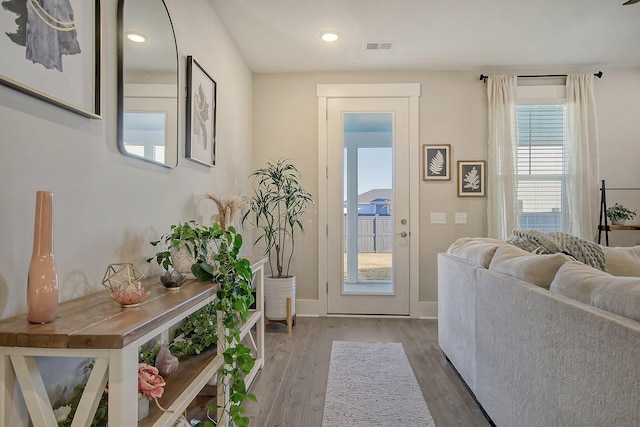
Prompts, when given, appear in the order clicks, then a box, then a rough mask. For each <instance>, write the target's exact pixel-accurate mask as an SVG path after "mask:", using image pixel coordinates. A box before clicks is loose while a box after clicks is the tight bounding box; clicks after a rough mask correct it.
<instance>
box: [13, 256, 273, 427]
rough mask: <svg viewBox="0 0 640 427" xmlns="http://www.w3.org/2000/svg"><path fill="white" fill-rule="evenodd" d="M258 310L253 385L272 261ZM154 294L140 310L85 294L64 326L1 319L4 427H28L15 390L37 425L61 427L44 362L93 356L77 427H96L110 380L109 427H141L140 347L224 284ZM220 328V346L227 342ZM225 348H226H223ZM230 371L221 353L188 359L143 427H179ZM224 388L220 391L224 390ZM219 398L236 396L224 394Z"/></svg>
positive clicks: (259, 290)
mask: <svg viewBox="0 0 640 427" xmlns="http://www.w3.org/2000/svg"><path fill="white" fill-rule="evenodd" d="M250 261H251V263H252V264H251V268H252V270H253V272H254V287H255V290H256V307H258V309H257V310H253V311H252V313H251V315H250V316H249V319H248V320H247V322H246V323H245V324H244V325H243V326H242V329H241V333H242V336H245V335H246V334H247V333H248V332H249V331H250V330H251V329H252V328H254V327H255V329H256V340H255V342H256V349H255V356H256V363H255V366H254V369H253V370H252V372H250V373H249V375H247V379H248V381H247V386H249V384H250V383H251V380H253V378H255V375H256V374H257V371H258V370H259V369H261V368H262V366H263V364H264V317H263V313H262V310H261V309H260V308H261V307H264V300H263V286H264V263H265V261H266V259H264V258H252V259H250ZM145 287H146V289H147V290H148V291H150V292H151V295H150V296H149V298H148V299H147V300H146V301H144V302H143V303H142V304H141V305H140V307H136V308H122V307H120V306H119V305H118V304H117V303H115V302H114V301H113V300H112V299H111V298H110V297H109V295H108V294H107V293H106V292H99V293H97V294H94V295H88V296H84V297H81V298H78V299H75V300H72V301H68V302H65V303H62V304H60V305H59V308H58V316H57V317H56V320H55V321H54V322H51V323H47V324H44V325H37V324H31V323H29V322H28V321H27V317H26V315H22V316H17V317H14V318H10V319H6V320H2V321H0V427H1V426H7V427H8V426H11V427H13V426H21V425H25V426H26V425H28V423H27V420H25V419H23V418H26V414H25V415H24V416H19V415H17V414H16V411H18V409H17V408H18V407H17V406H16V404H17V402H16V400H15V399H14V389H15V388H16V387H19V389H20V390H21V391H22V394H23V396H25V401H26V404H27V408H28V411H29V418H30V421H31V423H32V425H33V426H35V427H40V426H43V427H49V426H52V425H56V423H55V418H54V415H53V409H52V408H51V407H50V406H51V404H50V403H49V398H48V396H47V395H46V391H45V387H44V384H43V381H42V376H41V375H40V372H39V369H38V365H37V363H36V360H35V358H36V357H48V356H54V357H87V358H88V357H91V358H95V361H96V362H95V365H94V368H93V369H92V372H91V374H90V376H89V379H88V382H87V386H86V388H85V393H84V394H83V396H82V400H81V402H80V405H79V407H78V411H77V413H76V417H75V419H74V425H88V424H90V420H91V419H92V418H93V414H94V412H95V408H96V407H97V404H98V402H99V400H100V396H101V395H102V390H104V386H105V383H106V382H107V381H108V382H109V425H110V426H118V427H120V426H123V427H124V426H133V425H137V424H138V423H137V421H136V417H135V415H133V414H136V413H137V394H138V392H137V388H138V384H137V366H138V351H139V347H140V346H141V345H143V344H145V343H146V342H148V341H150V340H152V339H154V338H156V337H158V336H159V335H161V334H166V333H167V331H168V329H169V328H171V327H172V326H175V325H177V324H178V323H180V322H181V321H182V320H183V319H184V318H186V317H187V316H188V315H190V314H191V313H193V312H195V311H196V310H198V309H200V308H202V307H204V306H205V305H206V304H208V303H210V302H211V301H213V300H214V298H215V295H216V291H217V289H218V287H217V285H215V284H212V283H202V282H197V281H190V282H188V283H185V284H184V285H183V286H182V288H181V290H180V291H178V292H172V291H169V290H167V289H165V288H164V286H162V285H161V284H159V283H155V284H153V283H151V284H146V286H145ZM222 329H223V328H220V327H219V328H218V337H219V338H218V341H219V342H222V341H223V336H222V333H223V331H222ZM218 348H220V346H218ZM222 365H223V358H222V354H221V353H220V350H216V349H210V350H208V351H206V352H204V353H202V354H200V355H197V356H192V357H190V358H186V359H184V360H181V361H180V366H179V370H178V371H177V372H175V373H174V374H173V375H172V376H170V377H169V378H168V379H167V386H166V387H165V392H164V395H163V397H162V398H161V399H159V402H160V404H161V405H162V406H163V408H165V409H167V410H169V411H170V412H162V411H160V410H159V409H158V408H157V407H156V405H155V403H154V402H152V403H151V405H150V411H149V412H150V413H149V416H148V417H147V418H145V419H144V420H143V421H141V422H140V424H139V425H141V426H165V425H168V426H170V425H172V424H173V422H174V421H175V420H176V419H177V418H178V416H179V415H180V414H181V413H182V412H183V411H184V409H185V408H186V407H187V406H188V404H189V403H190V402H191V401H192V400H193V398H194V397H195V396H196V395H197V394H198V393H199V391H200V390H201V389H202V388H203V387H204V386H205V385H207V384H208V383H209V382H210V381H211V379H212V377H213V376H214V375H215V374H216V372H218V371H219V370H220V368H221V367H222ZM219 388H220V387H219ZM219 396H228V393H227V394H225V393H224V391H222V394H219ZM76 421H77V424H76Z"/></svg>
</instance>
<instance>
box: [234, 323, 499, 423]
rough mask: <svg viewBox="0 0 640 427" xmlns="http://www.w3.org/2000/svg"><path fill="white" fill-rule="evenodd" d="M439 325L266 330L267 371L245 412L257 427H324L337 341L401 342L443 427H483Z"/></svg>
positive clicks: (254, 388) (275, 327)
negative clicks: (442, 343)
mask: <svg viewBox="0 0 640 427" xmlns="http://www.w3.org/2000/svg"><path fill="white" fill-rule="evenodd" d="M437 334H438V324H437V321H436V320H418V319H392V318H364V317H321V318H301V317H298V319H297V324H296V327H295V328H294V329H293V332H292V333H291V334H290V335H288V334H287V330H286V326H285V325H282V324H272V325H268V326H267V327H266V334H265V336H266V338H265V353H266V354H265V367H264V368H263V369H262V371H261V372H260V373H259V374H258V377H257V378H256V381H255V382H254V383H253V385H252V387H251V390H250V391H251V392H252V393H254V394H255V395H256V397H257V398H258V403H254V402H250V401H248V402H247V403H245V408H246V409H247V413H248V415H249V417H250V419H251V422H250V425H251V426H252V427H258V426H268V427H275V426H283V427H285V426H287V427H320V426H321V424H322V410H323V407H324V393H325V388H326V385H327V375H328V373H329V360H330V356H331V342H332V341H334V340H335V341H370V342H401V343H402V344H403V346H404V348H405V351H406V353H407V356H408V358H409V362H410V363H411V366H412V367H413V370H414V372H415V374H416V378H417V380H418V383H419V384H420V388H421V389H422V393H423V395H424V396H425V400H426V402H427V405H428V406H429V409H430V411H431V414H432V416H433V419H434V421H435V422H436V425H437V426H438V427H450V426H451V427H454V426H455V427H466V426H469V427H483V426H490V425H491V424H490V423H489V422H488V421H487V419H486V418H485V417H484V415H483V413H482V411H481V409H480V408H479V407H478V405H477V403H476V401H475V400H474V398H473V396H472V395H471V393H470V392H469V390H468V389H467V388H466V386H465V385H464V383H463V382H462V380H461V379H460V377H459V376H458V374H457V373H456V372H455V370H454V369H453V367H452V366H451V365H450V364H449V362H448V361H447V360H446V358H445V356H444V354H443V353H442V350H440V347H439V346H438V337H437ZM345 427H348V426H345Z"/></svg>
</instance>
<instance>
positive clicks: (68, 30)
mask: <svg viewBox="0 0 640 427" xmlns="http://www.w3.org/2000/svg"><path fill="white" fill-rule="evenodd" d="M0 28H2V29H3V31H2V33H1V34H0V51H1V52H2V61H1V62H0V84H3V85H5V86H8V87H10V88H13V89H16V90H18V91H20V92H23V93H25V94H27V95H31V96H33V97H35V98H38V99H40V100H43V101H46V102H49V103H51V104H54V105H56V106H58V107H61V108H64V109H66V110H69V111H72V112H74V113H77V114H80V115H82V116H84V117H89V118H93V119H98V118H100V43H101V41H100V31H101V23H100V0H51V1H47V2H41V1H37V0H4V1H3V2H2V8H1V9H0Z"/></svg>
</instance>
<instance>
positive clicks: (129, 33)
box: [125, 31, 147, 43]
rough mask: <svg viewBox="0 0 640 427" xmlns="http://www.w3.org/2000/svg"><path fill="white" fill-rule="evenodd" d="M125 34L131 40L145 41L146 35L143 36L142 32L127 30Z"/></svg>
mask: <svg viewBox="0 0 640 427" xmlns="http://www.w3.org/2000/svg"><path fill="white" fill-rule="evenodd" d="M125 34H126V36H127V38H128V39H129V40H131V41H132V42H136V43H144V42H146V41H147V36H145V35H144V34H142V33H138V32H135V31H127V32H126V33H125Z"/></svg>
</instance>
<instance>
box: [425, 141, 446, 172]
mask: <svg viewBox="0 0 640 427" xmlns="http://www.w3.org/2000/svg"><path fill="white" fill-rule="evenodd" d="M422 179H423V181H449V180H450V179H451V145H449V144H442V145H430V144H424V145H423V146H422Z"/></svg>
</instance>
